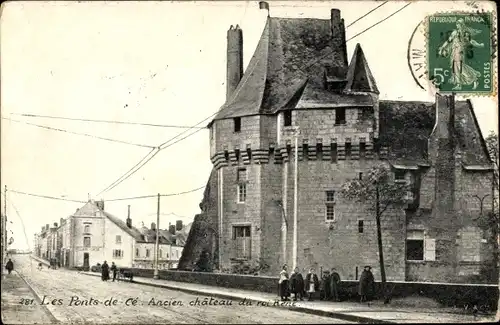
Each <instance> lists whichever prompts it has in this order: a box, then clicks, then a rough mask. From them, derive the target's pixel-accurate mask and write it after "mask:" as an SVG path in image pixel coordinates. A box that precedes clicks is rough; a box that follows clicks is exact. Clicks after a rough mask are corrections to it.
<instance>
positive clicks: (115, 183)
mask: <svg viewBox="0 0 500 325" xmlns="http://www.w3.org/2000/svg"><path fill="white" fill-rule="evenodd" d="M385 3H386V2H384V3H383V4H381V5H379V6H377V7H376V8H374V9H372V10H371V11H370V12H368V13H366V14H364V15H363V16H361V17H360V18H358V19H357V20H356V21H359V20H360V19H362V18H364V17H366V16H368V15H369V14H370V13H371V12H373V11H375V10H376V9H378V8H380V7H382V6H383V5H384V4H385ZM410 4H411V2H410V3H408V4H406V5H405V6H404V7H402V8H400V9H399V10H397V11H396V12H394V13H392V14H391V15H389V16H387V17H385V18H384V19H382V20H380V21H378V22H377V23H375V24H373V25H371V26H370V27H368V28H366V29H365V30H363V31H362V32H360V33H358V34H356V35H355V36H353V37H351V38H349V39H348V40H346V43H347V42H348V41H350V40H352V39H353V38H355V37H357V36H359V35H361V34H363V33H365V32H367V31H368V30H370V29H371V28H373V27H375V26H377V25H378V24H380V23H382V22H384V21H386V20H387V19H389V18H390V17H392V16H394V15H395V14H397V13H398V12H400V11H401V10H403V9H405V8H406V7H408V6H409V5H410ZM353 24H354V22H353V23H352V24H350V25H349V26H352V25H353ZM332 53H333V51H329V52H328V53H326V54H325V55H322V56H321V57H319V58H317V59H315V60H314V61H312V62H311V63H309V64H307V65H306V66H305V67H304V68H302V69H299V70H305V69H307V68H309V67H310V66H312V65H313V64H315V63H317V62H318V61H319V60H321V59H323V58H324V57H326V56H327V55H330V54H332ZM222 107H224V106H221V108H219V109H218V110H217V111H216V112H215V113H214V114H212V115H210V116H208V117H207V118H205V119H203V120H202V121H200V122H198V123H197V124H195V125H194V126H193V127H191V128H189V129H192V128H194V127H196V126H198V125H199V124H201V123H203V122H205V121H207V120H208V119H210V118H212V117H213V116H215V115H216V114H218V113H219V112H220V110H221V109H222ZM189 129H188V130H186V131H183V132H181V133H180V134H178V135H177V136H175V137H173V138H171V139H169V140H168V141H166V142H164V143H162V144H161V145H159V146H158V151H157V152H155V154H154V155H153V156H152V157H150V158H149V159H148V160H146V161H144V162H143V163H142V164H141V165H140V166H138V167H137V169H135V170H134V171H132V172H131V174H129V175H127V173H128V172H127V173H126V174H125V175H122V176H121V177H120V178H119V179H118V180H117V181H115V182H113V184H114V185H113V186H108V188H107V189H105V190H103V191H101V192H100V193H99V194H102V193H103V192H106V191H109V190H111V189H113V188H115V187H116V186H118V185H119V184H121V183H122V182H123V181H124V180H126V179H127V178H129V177H130V176H132V175H133V174H135V173H136V172H137V171H138V170H139V169H141V168H142V167H143V166H144V165H146V164H147V163H148V162H149V161H151V159H153V158H154V156H156V154H158V152H159V151H160V150H162V149H164V148H165V147H164V146H165V145H166V144H168V143H169V142H171V141H172V140H174V139H176V138H177V137H179V136H181V135H182V134H184V133H185V132H188V131H189ZM200 130H201V129H199V130H197V131H196V132H198V131H200ZM196 132H193V133H192V134H190V135H188V136H186V137H184V138H183V139H185V138H187V137H189V136H191V135H193V134H195V133H196ZM177 142H178V141H176V142H174V143H173V144H175V143H177ZM141 161H142V160H141ZM139 164H140V163H138V164H136V165H135V166H137V165H139ZM135 166H134V167H133V168H132V169H134V168H135ZM132 169H131V170H132ZM129 171H130V170H129ZM120 179H121V180H120Z"/></svg>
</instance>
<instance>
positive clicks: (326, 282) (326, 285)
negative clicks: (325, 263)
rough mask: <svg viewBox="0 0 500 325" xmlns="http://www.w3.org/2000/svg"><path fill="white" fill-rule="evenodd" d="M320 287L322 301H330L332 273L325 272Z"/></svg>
mask: <svg viewBox="0 0 500 325" xmlns="http://www.w3.org/2000/svg"><path fill="white" fill-rule="evenodd" d="M319 287H320V299H321V300H328V299H330V292H331V290H330V272H329V271H325V272H323V275H322V276H321V281H320V284H319Z"/></svg>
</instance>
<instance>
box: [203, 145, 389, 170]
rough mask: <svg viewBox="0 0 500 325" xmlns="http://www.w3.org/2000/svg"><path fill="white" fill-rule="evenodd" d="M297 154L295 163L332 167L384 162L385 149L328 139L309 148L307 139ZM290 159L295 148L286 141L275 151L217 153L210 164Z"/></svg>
mask: <svg viewBox="0 0 500 325" xmlns="http://www.w3.org/2000/svg"><path fill="white" fill-rule="evenodd" d="M297 154H298V160H299V161H305V160H309V161H319V160H322V161H330V162H332V163H336V162H338V161H342V160H372V159H387V158H388V149H387V147H385V146H382V147H380V149H379V150H378V152H376V151H375V150H374V144H373V143H370V142H368V143H366V142H357V143H351V142H341V143H337V140H336V139H335V138H333V139H331V140H330V142H328V143H326V142H325V143H323V142H316V143H315V144H313V145H309V144H308V141H307V139H305V140H303V144H302V145H300V146H299V147H298V152H297ZM294 155H295V147H294V146H293V145H292V144H291V143H290V142H289V141H288V142H287V144H286V145H285V146H283V147H276V146H275V144H270V145H269V147H268V148H256V149H252V148H251V147H247V148H246V150H240V149H239V148H234V149H232V150H224V151H219V152H217V153H215V154H214V155H213V156H212V157H211V158H210V160H211V161H212V163H213V164H214V168H216V169H219V168H221V167H226V166H237V165H239V164H243V165H249V164H267V163H270V162H272V163H274V164H281V163H283V162H288V161H290V159H292V157H293V156H294Z"/></svg>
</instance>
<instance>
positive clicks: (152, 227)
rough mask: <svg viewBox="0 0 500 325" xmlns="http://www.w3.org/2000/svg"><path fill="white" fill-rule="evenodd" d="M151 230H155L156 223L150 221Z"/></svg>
mask: <svg viewBox="0 0 500 325" xmlns="http://www.w3.org/2000/svg"><path fill="white" fill-rule="evenodd" d="M151 230H156V223H154V222H151Z"/></svg>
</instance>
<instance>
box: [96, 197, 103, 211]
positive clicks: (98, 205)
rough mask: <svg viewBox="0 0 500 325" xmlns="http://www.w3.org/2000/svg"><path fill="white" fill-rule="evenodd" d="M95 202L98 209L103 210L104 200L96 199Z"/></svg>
mask: <svg viewBox="0 0 500 325" xmlns="http://www.w3.org/2000/svg"><path fill="white" fill-rule="evenodd" d="M95 204H96V205H97V207H98V208H99V209H100V210H102V211H104V200H102V199H101V200H100V201H96V202H95Z"/></svg>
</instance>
